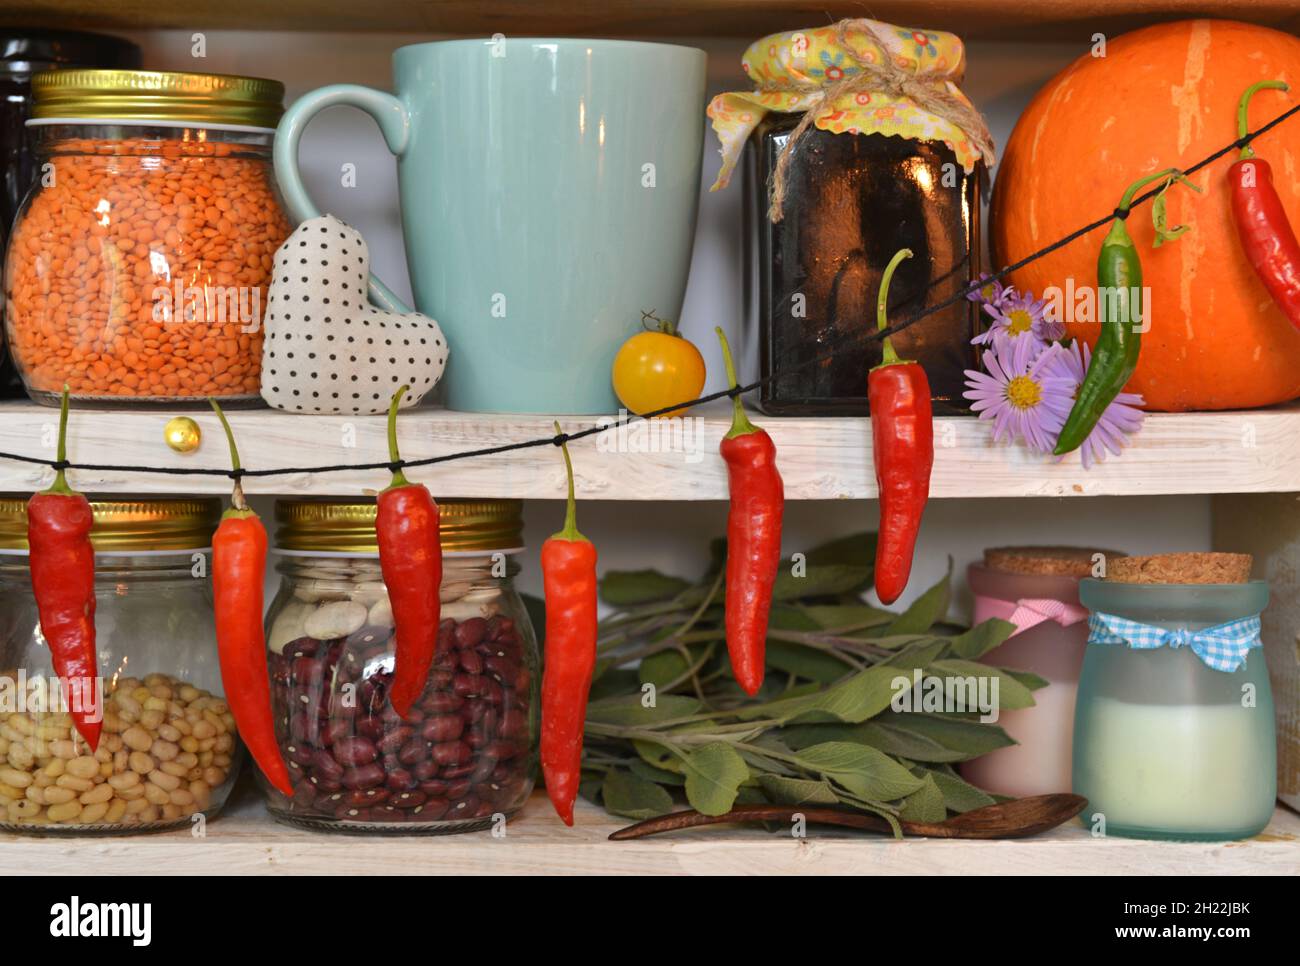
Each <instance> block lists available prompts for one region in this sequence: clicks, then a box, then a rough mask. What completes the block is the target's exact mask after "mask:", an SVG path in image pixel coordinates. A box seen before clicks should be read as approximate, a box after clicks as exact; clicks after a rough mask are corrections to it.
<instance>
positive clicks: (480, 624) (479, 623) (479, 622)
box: [456, 617, 488, 648]
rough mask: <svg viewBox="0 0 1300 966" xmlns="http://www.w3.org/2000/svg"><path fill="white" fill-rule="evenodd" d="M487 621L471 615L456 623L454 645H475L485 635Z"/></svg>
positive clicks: (461, 646) (460, 646)
mask: <svg viewBox="0 0 1300 966" xmlns="http://www.w3.org/2000/svg"><path fill="white" fill-rule="evenodd" d="M487 630H488V623H487V621H485V620H484V619H483V618H482V617H471V618H469V619H468V620H463V621H461V622H460V623H459V624H457V625H456V646H457V647H459V648H467V647H476V646H477V645H478V643H479V642H480V641H482V640H483V638H484V637H486V636H487Z"/></svg>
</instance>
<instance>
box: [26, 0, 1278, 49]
mask: <svg viewBox="0 0 1300 966" xmlns="http://www.w3.org/2000/svg"><path fill="white" fill-rule="evenodd" d="M867 14H869V15H870V16H872V17H875V18H877V19H880V20H885V21H890V22H893V23H898V24H902V25H905V26H909V27H925V28H928V29H942V30H952V31H955V32H956V33H958V34H959V35H961V36H962V37H964V38H967V39H996V40H1006V39H1013V38H1018V39H1027V40H1036V41H1039V42H1042V41H1044V40H1072V41H1078V42H1080V43H1087V42H1089V38H1091V36H1092V34H1093V33H1095V32H1097V31H1101V32H1103V33H1105V34H1107V35H1108V36H1114V35H1115V34H1116V33H1119V32H1121V31H1124V30H1128V29H1131V28H1133V27H1136V26H1140V25H1143V24H1147V23H1152V22H1154V21H1157V20H1175V19H1180V18H1182V17H1188V16H1213V17H1233V18H1237V19H1241V20H1248V21H1253V22H1255V23H1262V24H1267V25H1270V26H1274V27H1279V28H1282V29H1295V28H1296V26H1297V25H1300V14H1297V11H1296V7H1295V4H1294V2H1293V0H930V2H927V3H924V4H917V3H915V2H914V0H874V2H872V3H871V4H869V5H864V4H862V3H861V2H859V0H600V2H595V0H546V2H538V0H494V2H483V0H385V2H383V3H376V4H367V5H365V6H361V7H359V6H358V5H357V4H356V3H355V2H354V0H278V2H276V3H273V4H272V3H266V2H265V0H115V2H113V3H104V2H103V0H4V2H0V16H2V17H3V20H4V22H6V23H7V24H10V25H26V26H41V27H63V28H70V27H79V28H87V29H117V30H142V29H167V28H174V29H182V30H187V31H189V30H196V29H245V30H310V31H355V30H372V31H400V32H411V33H424V34H461V35H469V36H491V35H492V34H495V33H498V32H500V33H504V34H506V35H507V36H516V37H518V36H528V35H543V36H564V35H576V36H627V37H632V36H647V37H653V36H692V35H695V36H706V35H708V36H730V37H743V38H749V39H752V38H755V37H759V36H762V35H763V34H766V33H770V32H773V31H778V30H793V29H797V28H799V27H806V26H816V25H818V24H823V23H828V22H830V21H832V20H835V19H838V18H840V17H846V16H863V15H867Z"/></svg>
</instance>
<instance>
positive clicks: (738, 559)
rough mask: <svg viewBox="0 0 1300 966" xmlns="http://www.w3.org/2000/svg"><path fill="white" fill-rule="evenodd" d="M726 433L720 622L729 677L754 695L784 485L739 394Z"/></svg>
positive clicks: (725, 349) (727, 351)
mask: <svg viewBox="0 0 1300 966" xmlns="http://www.w3.org/2000/svg"><path fill="white" fill-rule="evenodd" d="M717 332H718V339H719V341H720V342H721V343H722V358H723V360H724V361H725V362H726V365H727V379H728V381H729V382H730V384H731V387H732V388H733V389H734V388H735V387H736V365H735V363H734V362H733V361H732V358H731V346H730V345H728V344H727V337H726V335H725V334H724V333H723V331H722V329H721V328H719V329H718V330H717ZM732 402H733V403H734V405H735V410H734V413H733V415H732V418H731V429H730V430H729V431H728V433H727V435H726V436H725V437H724V438H723V440H722V445H721V446H720V447H719V448H720V450H721V452H722V458H723V460H725V461H726V464H727V483H728V491H729V493H730V495H731V508H730V509H729V510H728V512H727V595H726V607H725V611H726V614H725V621H726V627H727V653H728V654H729V655H730V657H731V673H732V674H734V675H735V676H736V681H737V682H738V683H739V684H740V686H741V687H742V688H743V689H744V690H745V693H746V694H749V695H753V694H756V693H757V692H758V689H759V688H760V687H762V686H763V671H764V666H765V665H764V657H765V654H766V652H767V618H768V614H769V613H770V612H771V609H772V585H773V584H775V583H776V571H777V568H778V567H779V566H780V564H781V517H782V515H783V513H784V512H785V485H784V484H783V483H782V482H781V474H780V473H779V472H778V471H777V468H776V446H775V444H773V442H772V437H771V436H769V435H767V432H766V431H765V430H762V429H760V428H758V427H757V426H755V425H754V424H753V423H751V422H750V421H749V417H748V416H746V415H745V408H744V406H743V405H742V404H741V402H740V396H739V395H736V396H734V397H732Z"/></svg>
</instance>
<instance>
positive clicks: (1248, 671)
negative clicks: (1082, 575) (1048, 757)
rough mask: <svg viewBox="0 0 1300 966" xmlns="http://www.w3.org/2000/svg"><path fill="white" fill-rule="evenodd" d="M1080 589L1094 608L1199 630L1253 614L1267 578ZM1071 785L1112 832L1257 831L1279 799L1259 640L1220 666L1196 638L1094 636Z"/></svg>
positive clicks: (1201, 834)
mask: <svg viewBox="0 0 1300 966" xmlns="http://www.w3.org/2000/svg"><path fill="white" fill-rule="evenodd" d="M1079 596H1080V599H1081V600H1082V602H1083V605H1084V606H1085V607H1087V608H1088V609H1089V610H1091V611H1093V613H1094V614H1096V613H1104V614H1113V615H1116V616H1118V617H1122V618H1127V619H1128V620H1132V621H1138V622H1140V623H1142V624H1147V625H1151V626H1153V627H1156V628H1163V629H1166V630H1175V631H1196V630H1202V629H1204V628H1207V627H1212V626H1214V625H1217V624H1222V623H1225V622H1227V621H1232V620H1238V619H1241V618H1244V617H1250V616H1254V615H1258V614H1259V613H1260V612H1261V611H1263V609H1264V607H1265V606H1266V605H1267V604H1268V585H1267V584H1266V583H1265V582H1264V581H1259V580H1257V581H1251V582H1249V583H1241V584H1129V583H1116V582H1114V581H1100V580H1093V579H1091V578H1089V579H1087V580H1084V581H1082V582H1081V584H1080V592H1079ZM1074 791H1075V792H1076V793H1078V794H1080V795H1084V796H1086V797H1087V798H1088V808H1087V809H1086V810H1085V811H1084V817H1085V819H1088V818H1089V817H1091V816H1096V815H1101V816H1104V819H1105V825H1104V830H1105V834H1107V835H1120V836H1128V837H1133V838H1153V839H1187V840H1226V839H1239V838H1246V837H1249V836H1251V835H1255V834H1257V833H1259V832H1260V831H1262V830H1263V829H1264V827H1265V826H1266V825H1267V824H1268V822H1269V819H1270V818H1271V817H1272V815H1273V807H1274V800H1275V799H1276V797H1277V745H1276V737H1275V732H1274V722H1273V697H1272V692H1271V691H1270V690H1269V682H1268V670H1267V668H1266V667H1265V664H1264V654H1263V649H1262V648H1255V649H1252V650H1251V651H1250V652H1249V655H1248V656H1247V658H1246V660H1245V663H1244V664H1242V665H1241V666H1240V667H1239V668H1238V669H1237V670H1235V671H1232V672H1227V671H1219V670H1215V669H1213V668H1211V667H1209V666H1208V665H1206V664H1205V663H1204V662H1203V661H1202V660H1201V659H1200V658H1199V657H1197V655H1196V654H1195V653H1194V652H1193V650H1192V649H1191V647H1170V646H1162V647H1155V648H1151V649H1147V650H1138V649H1134V648H1132V647H1129V646H1126V645H1112V644H1098V643H1090V644H1089V645H1088V647H1087V650H1086V651H1085V654H1084V659H1083V671H1082V674H1081V676H1080V679H1079V697H1078V701H1077V704H1076V710H1075V719H1074ZM1093 821H1096V820H1095V819H1094V820H1093Z"/></svg>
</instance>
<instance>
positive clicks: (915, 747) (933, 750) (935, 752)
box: [781, 716, 975, 762]
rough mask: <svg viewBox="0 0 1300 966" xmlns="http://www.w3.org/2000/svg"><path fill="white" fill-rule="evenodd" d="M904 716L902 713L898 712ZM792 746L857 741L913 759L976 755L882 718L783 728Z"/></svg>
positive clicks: (961, 758) (962, 758)
mask: <svg viewBox="0 0 1300 966" xmlns="http://www.w3.org/2000/svg"><path fill="white" fill-rule="evenodd" d="M899 717H901V716H899ZM781 737H782V738H783V739H785V740H786V741H787V742H788V743H789V744H790V746H791V747H793V748H794V749H796V750H798V749H799V748H806V747H808V746H809V745H815V744H818V743H819V742H822V741H856V742H858V743H859V744H863V745H870V746H871V747H872V748H875V749H877V750H879V751H883V752H885V753H886V754H889V755H897V756H899V757H900V758H909V759H911V760H912V761H925V762H950V761H966V760H967V759H969V758H973V757H975V756H974V755H970V754H967V753H966V752H963V751H957V750H955V749H952V748H948V747H946V746H944V745H943V744H942V743H940V742H938V741H936V740H935V739H933V738H931V737H929V736H927V735H922V734H917V733H915V732H912V731H907V730H905V729H903V728H899V727H894V726H892V725H885V724H880V723H879V718H878V717H877V718H876V719H873V720H871V721H864V722H863V723H862V724H856V725H805V726H799V727H795V728H790V729H787V730H785V731H782V732H781Z"/></svg>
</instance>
